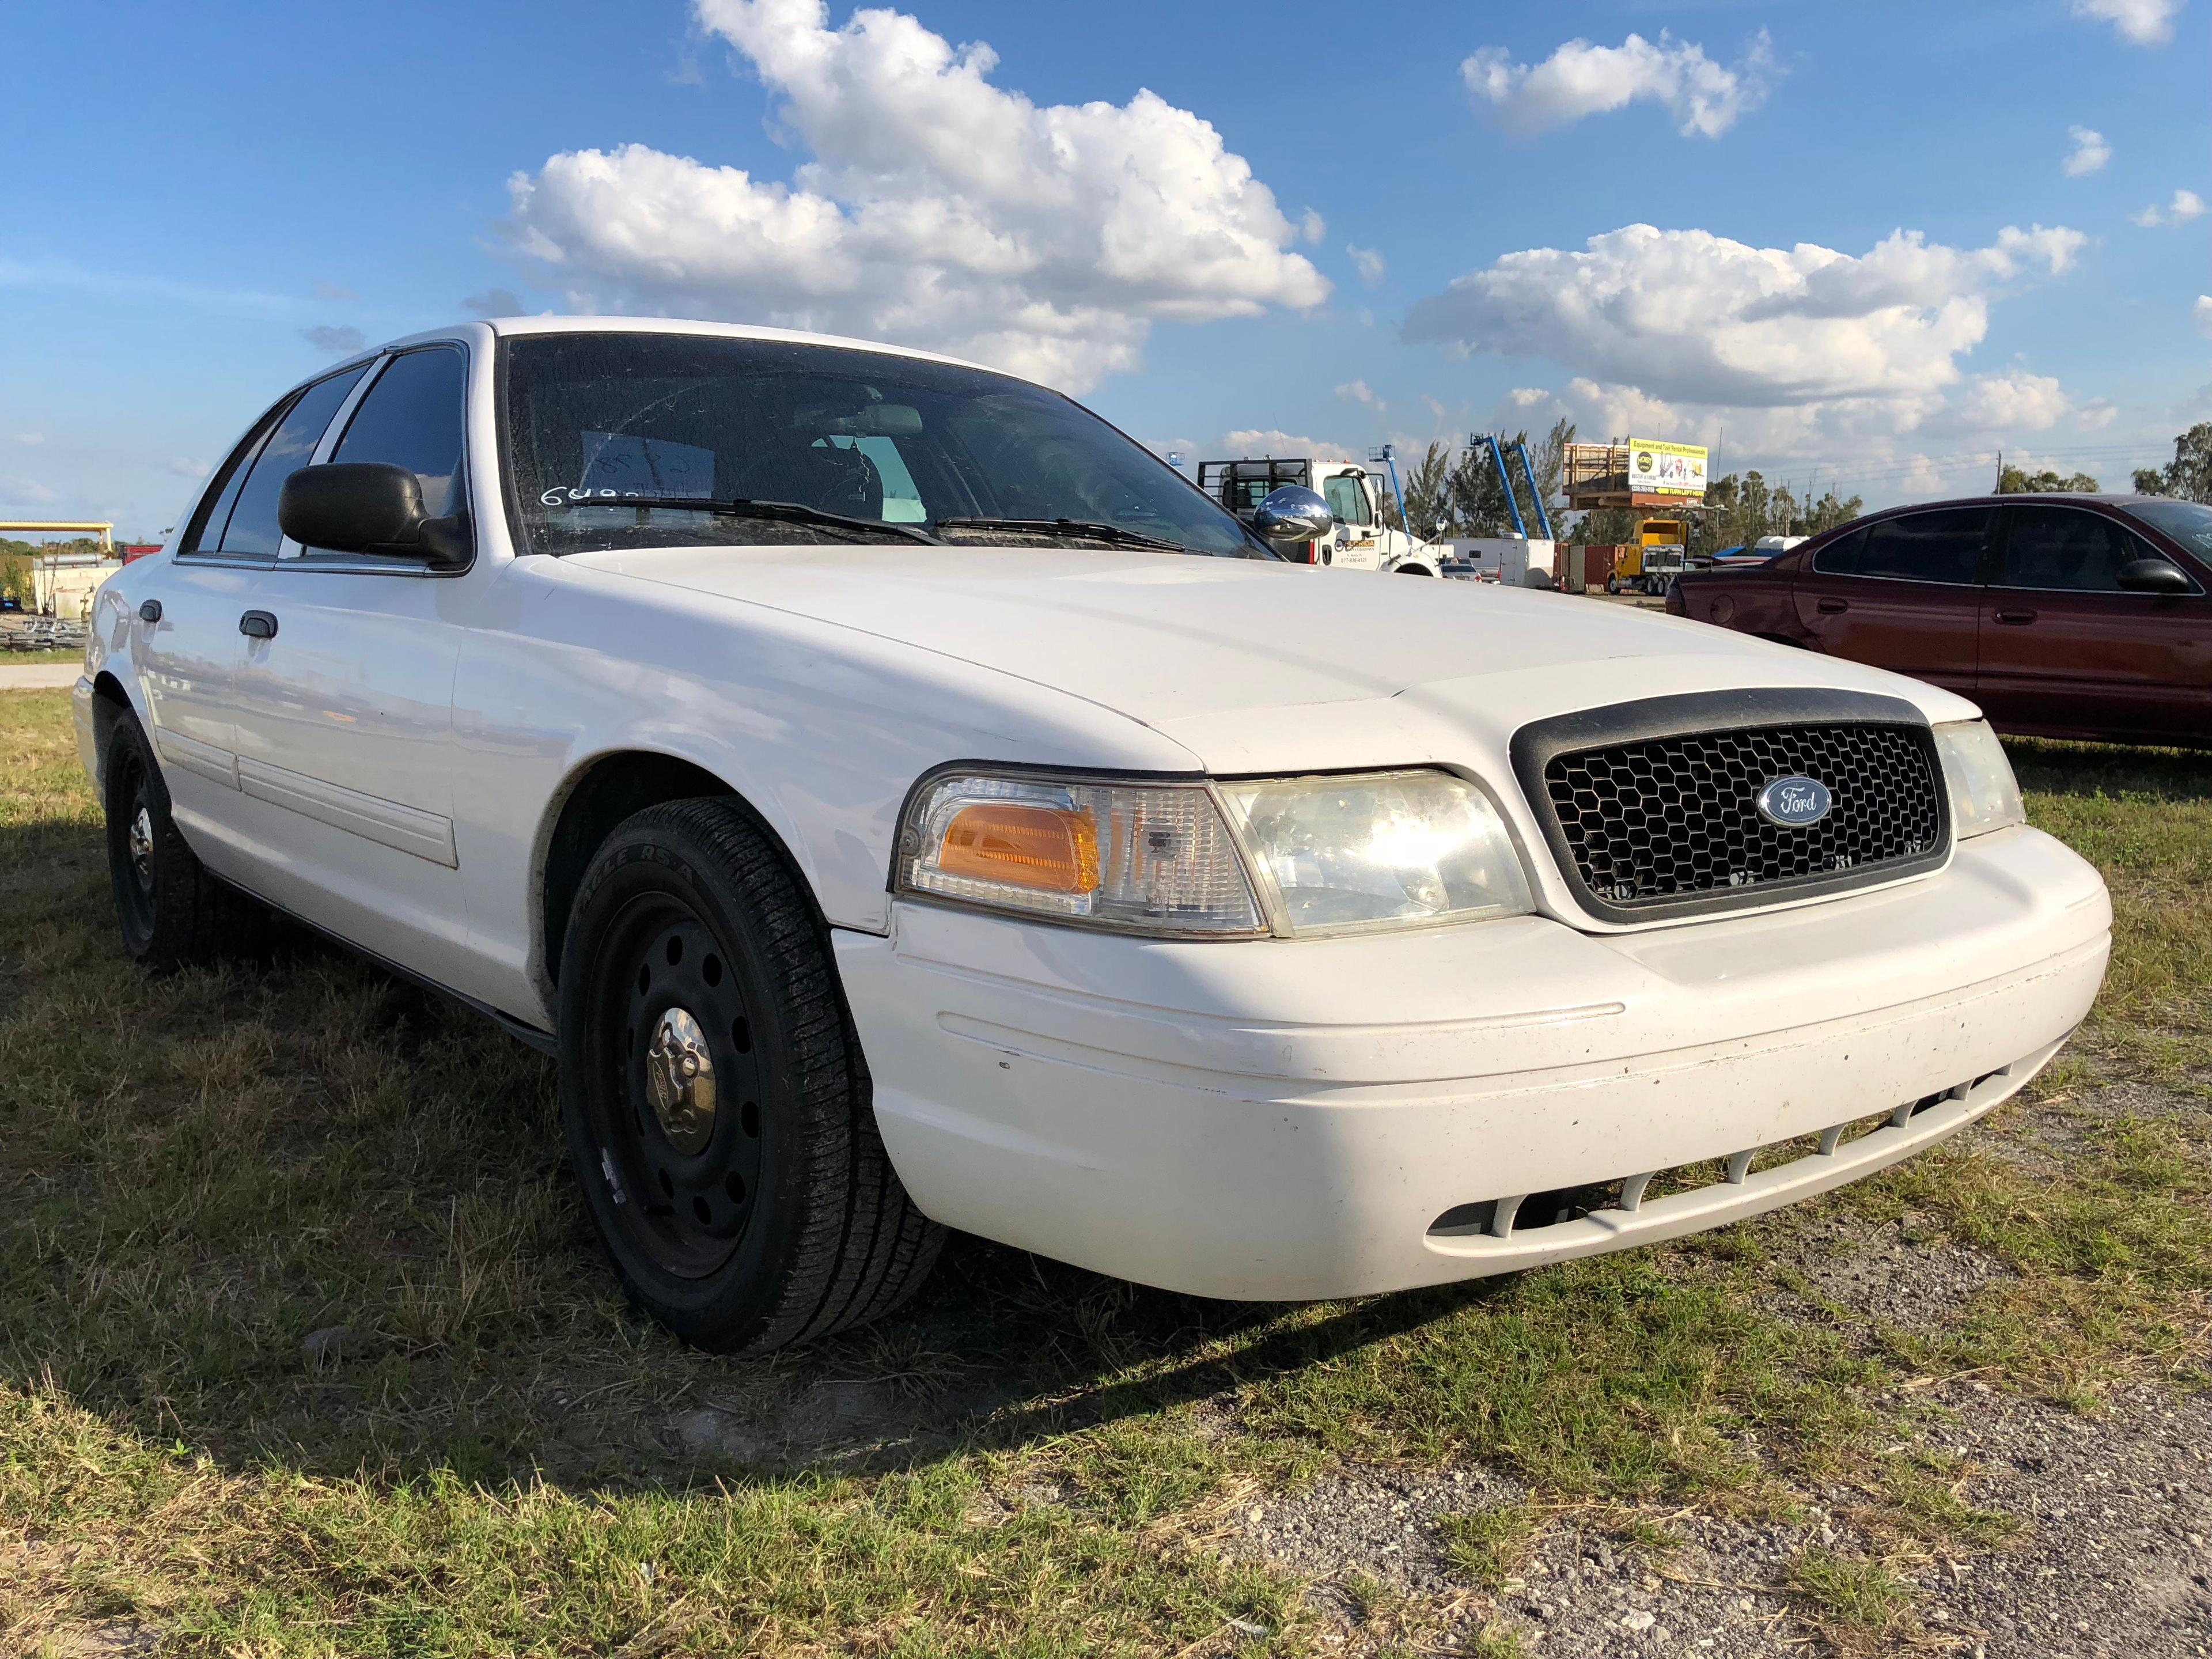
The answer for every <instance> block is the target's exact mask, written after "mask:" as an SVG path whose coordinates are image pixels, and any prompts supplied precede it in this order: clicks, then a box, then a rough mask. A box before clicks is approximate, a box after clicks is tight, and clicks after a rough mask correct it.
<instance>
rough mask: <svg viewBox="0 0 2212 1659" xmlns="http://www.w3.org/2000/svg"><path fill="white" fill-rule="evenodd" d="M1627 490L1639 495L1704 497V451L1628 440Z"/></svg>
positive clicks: (1692, 446) (1690, 446)
mask: <svg viewBox="0 0 2212 1659" xmlns="http://www.w3.org/2000/svg"><path fill="white" fill-rule="evenodd" d="M1628 487H1629V488H1630V489H1632V490H1634V491H1635V492H1636V493H1637V494H1638V495H1699V496H1702V495H1704V494H1705V446H1704V445H1703V444H1668V443H1661V442H1659V441H1657V440H1656V439H1652V438H1631V439H1630V440H1629V441H1628Z"/></svg>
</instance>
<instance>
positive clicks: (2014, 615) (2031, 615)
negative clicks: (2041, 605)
mask: <svg viewBox="0 0 2212 1659" xmlns="http://www.w3.org/2000/svg"><path fill="white" fill-rule="evenodd" d="M1997 620H1998V621H1999V622H2001V623H2004V624H2005V625H2006V626H2008V627H2010V628H2025V627H2027V624H2028V623H2032V622H2033V621H2034V620H2035V612H2033V611H1998V612H1997Z"/></svg>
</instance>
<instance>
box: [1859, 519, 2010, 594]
mask: <svg viewBox="0 0 2212 1659" xmlns="http://www.w3.org/2000/svg"><path fill="white" fill-rule="evenodd" d="M1989 527H1990V509H1989V508H1987V507H1945V508H1943V509H1942V510H1941V511H1939V512H1935V513H1906V514H1905V516H1904V517H1903V518H1901V519H1884V520H1882V521H1881V523H1880V524H1874V525H1869V526H1867V533H1866V541H1865V543H1864V544H1863V545H1862V546H1861V547H1860V549H1859V557H1858V570H1857V574H1859V575H1862V576H1886V577H1888V578H1889V579H1891V580H1897V581H1915V582H1948V583H1953V584H1957V585H1962V586H1971V585H1972V584H1974V583H1977V582H1978V581H1980V580H1981V579H1982V548H1983V545H1984V543H1985V542H1986V541H1987V540H1988V539H1989Z"/></svg>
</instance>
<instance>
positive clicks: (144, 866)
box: [131, 806, 154, 881]
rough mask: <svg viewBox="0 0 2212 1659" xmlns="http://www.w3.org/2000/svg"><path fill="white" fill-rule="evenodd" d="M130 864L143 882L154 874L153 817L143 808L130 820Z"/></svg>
mask: <svg viewBox="0 0 2212 1659" xmlns="http://www.w3.org/2000/svg"><path fill="white" fill-rule="evenodd" d="M131 866H132V867H133V868H134V869H136V870H137V872H138V879H139V880H141V881H145V880H148V879H149V878H151V877H152V875H153V873H154V815H153V814H152V813H150V812H149V811H147V810H146V809H145V808H144V807H143V806H142V807H140V808H139V809H138V811H137V816H135V817H132V819H131Z"/></svg>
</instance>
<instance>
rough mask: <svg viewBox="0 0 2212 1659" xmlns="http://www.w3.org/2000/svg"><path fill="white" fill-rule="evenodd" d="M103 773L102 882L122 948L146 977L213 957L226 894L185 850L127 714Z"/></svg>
mask: <svg viewBox="0 0 2212 1659" xmlns="http://www.w3.org/2000/svg"><path fill="white" fill-rule="evenodd" d="M103 771H104V774H105V775H104V777H103V778H102V780H101V782H102V790H101V794H102V800H101V805H103V806H104V807H105V808H106V812H107V876H108V883H109V885H110V886H111V887H112V889H113V890H114V893H115V915H116V920H117V921H119V922H121V923H122V925H123V948H124V949H125V951H128V952H130V954H131V960H132V961H133V962H136V963H137V964H138V965H139V966H140V967H141V968H143V969H146V970H147V971H148V972H149V973H152V974H166V973H169V972H172V971H173V970H174V969H178V968H180V967H182V966H184V965H185V963H191V962H201V961H205V960H208V959H209V958H210V957H214V956H215V955H216V953H217V950H218V946H219V945H220V944H221V942H222V933H223V931H224V929H223V927H222V915H221V912H222V908H224V903H225V900H226V898H227V897H228V895H227V893H226V890H224V888H223V887H222V884H221V883H220V882H218V881H217V880H216V878H215V877H214V876H213V875H211V874H210V873H209V872H208V870H207V867H206V866H204V865H203V864H202V863H201V862H200V861H199V858H198V855H197V854H195V853H194V852H193V851H192V849H191V848H190V847H189V846H187V845H186V844H185V837H184V835H183V832H182V831H180V830H179V829H178V828H177V823H176V819H175V817H173V815H172V814H171V812H170V810H169V788H168V785H167V783H165V782H164V781H162V778H161V763H160V762H159V761H158V760H157V759H156V758H155V754H154V745H153V744H152V742H151V741H149V739H148V738H147V736H146V728H145V727H144V726H141V725H140V724H139V723H138V717H137V715H136V714H132V713H131V712H130V711H128V710H127V709H126V710H125V711H124V712H122V713H120V714H117V716H116V717H115V726H114V729H113V730H112V732H109V734H108V738H107V756H106V763H105V766H104V768H103Z"/></svg>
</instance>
